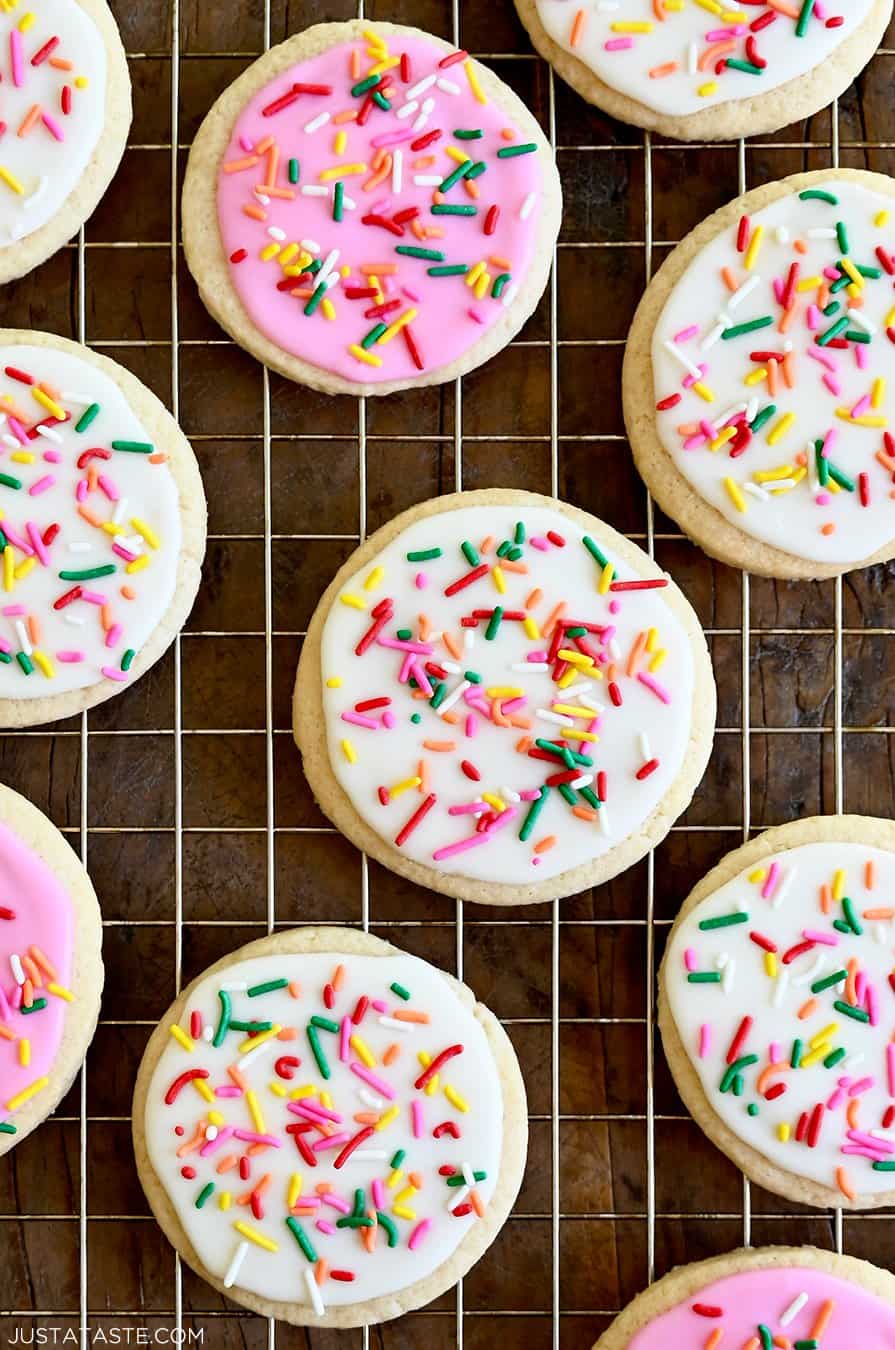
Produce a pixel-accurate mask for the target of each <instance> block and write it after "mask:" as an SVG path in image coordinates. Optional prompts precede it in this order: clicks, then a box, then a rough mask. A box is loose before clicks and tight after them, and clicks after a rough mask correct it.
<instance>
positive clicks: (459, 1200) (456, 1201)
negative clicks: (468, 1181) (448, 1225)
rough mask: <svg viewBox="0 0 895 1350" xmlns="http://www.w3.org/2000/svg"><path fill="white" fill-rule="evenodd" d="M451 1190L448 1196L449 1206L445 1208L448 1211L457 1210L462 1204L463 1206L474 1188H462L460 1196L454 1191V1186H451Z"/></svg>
mask: <svg viewBox="0 0 895 1350" xmlns="http://www.w3.org/2000/svg"><path fill="white" fill-rule="evenodd" d="M449 1190H450V1194H449V1195H448V1202H447V1205H446V1206H445V1208H446V1209H456V1208H457V1206H458V1205H462V1204H463V1201H464V1200H465V1199H466V1197H467V1195H469V1192H470V1191H471V1190H472V1187H471V1186H461V1187H460V1191H459V1194H457V1193H456V1192H455V1191H454V1188H453V1186H451V1187H450V1188H449Z"/></svg>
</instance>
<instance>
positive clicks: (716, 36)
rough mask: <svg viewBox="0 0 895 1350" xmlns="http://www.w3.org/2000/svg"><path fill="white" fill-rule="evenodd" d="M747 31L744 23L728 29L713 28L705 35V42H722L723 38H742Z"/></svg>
mask: <svg viewBox="0 0 895 1350" xmlns="http://www.w3.org/2000/svg"><path fill="white" fill-rule="evenodd" d="M748 31H749V29H748V28H747V27H746V25H745V24H744V23H737V24H733V25H731V27H730V28H713V29H712V31H711V32H710V33H706V35H705V40H706V42H723V41H724V39H725V38H732V37H742V36H743V34H744V33H748Z"/></svg>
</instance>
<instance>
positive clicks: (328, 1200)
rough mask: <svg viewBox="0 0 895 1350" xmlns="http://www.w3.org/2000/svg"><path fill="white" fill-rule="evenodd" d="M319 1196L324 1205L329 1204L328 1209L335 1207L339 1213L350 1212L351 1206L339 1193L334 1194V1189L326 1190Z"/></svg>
mask: <svg viewBox="0 0 895 1350" xmlns="http://www.w3.org/2000/svg"><path fill="white" fill-rule="evenodd" d="M320 1198H321V1200H322V1201H323V1203H324V1204H325V1205H329V1207H330V1209H337V1210H338V1211H339V1213H340V1214H350V1213H351V1206H350V1205H349V1203H348V1201H347V1200H343V1199H342V1197H341V1195H336V1193H335V1191H327V1192H326V1193H325V1195H322V1196H321V1197H320Z"/></svg>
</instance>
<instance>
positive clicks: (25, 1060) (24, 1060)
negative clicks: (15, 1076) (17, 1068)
mask: <svg viewBox="0 0 895 1350" xmlns="http://www.w3.org/2000/svg"><path fill="white" fill-rule="evenodd" d="M19 1063H20V1064H21V1066H22V1068H23V1069H27V1067H28V1065H29V1064H30V1063H31V1042H30V1041H29V1040H28V1039H27V1037H25V1036H23V1037H22V1039H21V1040H20V1041H19Z"/></svg>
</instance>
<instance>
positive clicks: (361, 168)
mask: <svg viewBox="0 0 895 1350" xmlns="http://www.w3.org/2000/svg"><path fill="white" fill-rule="evenodd" d="M368 167H369V166H368V165H366V164H337V165H336V166H335V168H332V169H324V170H323V171H322V172H321V173H320V174H319V175H318V176H319V178H320V181H321V183H330V182H332V180H333V179H334V178H348V177H349V175H351V174H358V173H366V172H367V168H368Z"/></svg>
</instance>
